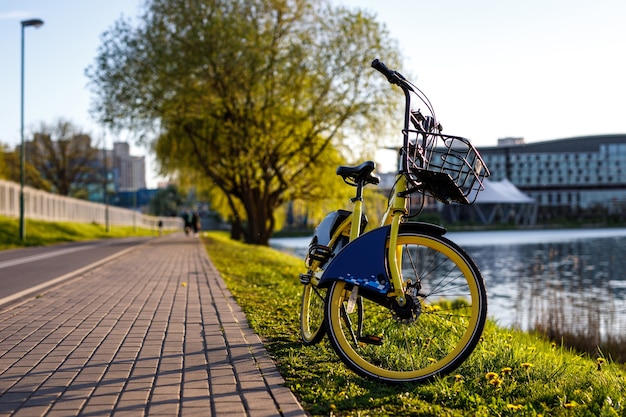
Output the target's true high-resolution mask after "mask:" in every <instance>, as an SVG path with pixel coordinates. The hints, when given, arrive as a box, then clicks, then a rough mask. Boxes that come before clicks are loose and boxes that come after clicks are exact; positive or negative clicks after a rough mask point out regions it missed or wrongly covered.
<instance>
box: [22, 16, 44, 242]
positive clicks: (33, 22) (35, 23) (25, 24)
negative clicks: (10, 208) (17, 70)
mask: <svg viewBox="0 0 626 417" xmlns="http://www.w3.org/2000/svg"><path fill="white" fill-rule="evenodd" d="M41 25H43V20H41V19H28V20H22V86H21V92H20V94H21V115H20V116H21V117H20V136H21V145H20V240H24V165H25V164H26V152H25V149H24V28H26V27H28V26H34V27H36V28H38V27H40V26H41Z"/></svg>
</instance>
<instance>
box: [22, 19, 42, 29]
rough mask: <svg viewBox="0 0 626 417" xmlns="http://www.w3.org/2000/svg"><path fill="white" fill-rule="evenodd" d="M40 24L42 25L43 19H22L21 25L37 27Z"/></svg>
mask: <svg viewBox="0 0 626 417" xmlns="http://www.w3.org/2000/svg"><path fill="white" fill-rule="evenodd" d="M41 25H43V20H41V19H28V20H22V27H26V26H34V27H36V28H38V27H40V26H41Z"/></svg>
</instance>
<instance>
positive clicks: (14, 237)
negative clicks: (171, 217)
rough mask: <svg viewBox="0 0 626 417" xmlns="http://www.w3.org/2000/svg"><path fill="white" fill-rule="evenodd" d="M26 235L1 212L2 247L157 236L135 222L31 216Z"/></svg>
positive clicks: (0, 241)
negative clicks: (54, 219)
mask: <svg viewBox="0 0 626 417" xmlns="http://www.w3.org/2000/svg"><path fill="white" fill-rule="evenodd" d="M24 230H25V234H24V235H25V236H24V237H25V239H24V241H23V242H22V241H21V240H20V238H19V221H18V219H14V218H8V217H2V216H0V250H2V249H12V248H20V247H26V246H45V245H52V244H55V243H62V242H73V241H80V240H93V239H104V238H111V237H129V236H154V235H155V234H156V231H155V230H149V229H141V228H134V227H132V226H111V227H110V230H109V231H108V232H107V230H106V227H105V226H104V225H100V224H92V223H70V222H54V223H53V222H44V221H39V220H29V219H27V220H26V222H25V227H24Z"/></svg>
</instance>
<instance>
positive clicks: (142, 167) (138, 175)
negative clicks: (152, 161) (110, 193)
mask: <svg viewBox="0 0 626 417" xmlns="http://www.w3.org/2000/svg"><path fill="white" fill-rule="evenodd" d="M113 169H114V171H115V173H116V174H117V175H116V184H115V185H116V190H117V191H118V192H119V191H136V190H140V189H144V188H146V158H145V156H132V155H131V154H130V145H129V144H128V143H126V142H115V143H114V144H113Z"/></svg>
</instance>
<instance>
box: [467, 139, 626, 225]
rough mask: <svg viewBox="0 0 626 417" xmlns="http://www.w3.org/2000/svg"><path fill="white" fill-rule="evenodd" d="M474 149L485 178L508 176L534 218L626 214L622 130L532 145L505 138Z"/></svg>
mask: <svg viewBox="0 0 626 417" xmlns="http://www.w3.org/2000/svg"><path fill="white" fill-rule="evenodd" d="M479 151H480V153H481V155H482V156H483V159H484V160H485V163H486V164H487V166H488V167H489V170H490V171H491V177H490V180H492V181H500V180H503V179H507V180H509V181H510V182H511V183H513V184H514V185H515V186H516V187H517V188H519V189H520V190H521V191H522V192H524V193H525V194H526V195H528V196H529V197H531V198H533V199H534V200H535V201H536V202H537V204H538V209H539V218H541V217H542V216H543V217H544V218H549V217H550V216H553V215H561V216H563V215H565V216H567V215H572V216H576V215H580V214H584V213H589V212H594V211H595V212H599V213H604V214H619V215H626V134H616V135H597V136H584V137H575V138H567V139H557V140H550V141H543V142H533V143H524V141H523V139H522V138H506V139H503V140H500V141H499V142H498V146H495V147H480V148H479Z"/></svg>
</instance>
